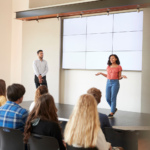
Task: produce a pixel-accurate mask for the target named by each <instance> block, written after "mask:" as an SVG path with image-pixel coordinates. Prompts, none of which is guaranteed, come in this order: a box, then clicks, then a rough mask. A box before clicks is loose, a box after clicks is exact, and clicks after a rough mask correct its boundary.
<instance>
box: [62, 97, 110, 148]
mask: <svg viewBox="0 0 150 150" xmlns="http://www.w3.org/2000/svg"><path fill="white" fill-rule="evenodd" d="M64 137H65V142H66V143H67V144H68V145H73V146H74V147H84V148H89V147H97V148H98V149H99V150H109V149H111V144H110V143H108V142H106V140H105V137H104V134H103V132H102V130H101V129H100V122H99V117H98V112H97V103H96V101H95V98H94V97H93V96H92V95H91V94H84V95H82V96H80V98H79V100H78V102H77V104H76V106H75V107H74V110H73V112H72V114H71V116H70V118H69V121H68V123H67V125H66V128H65V133H64Z"/></svg>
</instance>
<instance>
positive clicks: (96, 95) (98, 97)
mask: <svg viewBox="0 0 150 150" xmlns="http://www.w3.org/2000/svg"><path fill="white" fill-rule="evenodd" d="M87 93H88V94H91V95H93V96H94V98H95V100H96V102H97V104H99V103H100V102H101V97H102V93H101V91H100V90H99V89H97V88H94V87H93V88H90V89H89V90H88V91H87Z"/></svg>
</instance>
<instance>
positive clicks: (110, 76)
mask: <svg viewBox="0 0 150 150" xmlns="http://www.w3.org/2000/svg"><path fill="white" fill-rule="evenodd" d="M107 64H108V67H107V74H104V73H102V72H99V73H97V74H96V76H98V75H103V76H104V77H106V78H107V85H106V100H107V102H108V104H109V106H110V107H111V113H110V114H109V115H108V118H113V115H114V114H115V113H116V111H117V108H116V99H117V94H118V91H119V88H120V84H119V80H120V79H122V78H127V77H126V76H124V75H121V72H122V67H121V66H120V61H119V58H118V56H117V55H115V54H112V55H110V56H109V59H108V63H107Z"/></svg>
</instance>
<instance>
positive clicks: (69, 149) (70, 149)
mask: <svg viewBox="0 0 150 150" xmlns="http://www.w3.org/2000/svg"><path fill="white" fill-rule="evenodd" d="M67 150H98V149H97V148H96V147H93V148H84V147H74V146H70V145H68V144H67Z"/></svg>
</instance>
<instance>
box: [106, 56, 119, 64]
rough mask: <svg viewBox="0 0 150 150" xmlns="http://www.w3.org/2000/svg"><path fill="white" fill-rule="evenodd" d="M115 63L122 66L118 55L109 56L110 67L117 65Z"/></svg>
mask: <svg viewBox="0 0 150 150" xmlns="http://www.w3.org/2000/svg"><path fill="white" fill-rule="evenodd" d="M115 63H116V64H118V65H120V60H119V58H118V56H117V55H116V54H112V55H110V56H109V58H108V63H107V64H108V65H109V66H111V65H112V64H115Z"/></svg>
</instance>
